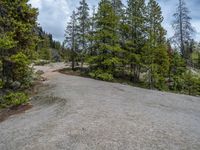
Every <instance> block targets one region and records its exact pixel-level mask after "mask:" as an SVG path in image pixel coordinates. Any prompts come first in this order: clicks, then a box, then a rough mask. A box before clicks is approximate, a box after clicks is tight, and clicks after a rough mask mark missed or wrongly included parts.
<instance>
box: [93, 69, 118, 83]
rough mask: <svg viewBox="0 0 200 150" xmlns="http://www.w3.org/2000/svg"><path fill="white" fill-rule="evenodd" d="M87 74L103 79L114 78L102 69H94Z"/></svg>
mask: <svg viewBox="0 0 200 150" xmlns="http://www.w3.org/2000/svg"><path fill="white" fill-rule="evenodd" d="M89 75H90V76H91V77H92V78H95V79H99V80H103V81H113V80H114V78H113V75H112V74H110V73H106V72H103V71H102V70H96V71H93V72H90V73H89Z"/></svg>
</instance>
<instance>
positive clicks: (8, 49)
mask: <svg viewBox="0 0 200 150" xmlns="http://www.w3.org/2000/svg"><path fill="white" fill-rule="evenodd" d="M37 16H38V11H37V9H35V8H32V7H31V5H30V4H28V0H23V1H22V0H15V1H5V0H4V1H0V53H1V54H0V61H1V62H2V63H3V69H2V72H3V73H2V75H3V77H2V78H3V80H4V78H7V77H8V76H7V75H8V74H7V73H6V72H7V71H8V69H7V66H6V65H5V60H7V59H10V57H11V56H12V55H15V54H17V53H19V52H23V53H24V54H26V55H27V56H28V57H29V58H32V54H33V53H34V50H35V47H36V44H37V41H38V37H37V35H36V32H35V29H36V26H37V22H36V20H37ZM26 65H27V64H26ZM13 69H17V68H13ZM10 72H13V70H10ZM9 74H11V73H9ZM9 76H10V75H9ZM7 79H8V78H7ZM8 80H10V79H8Z"/></svg>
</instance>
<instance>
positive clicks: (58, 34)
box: [29, 0, 200, 42]
mask: <svg viewBox="0 0 200 150" xmlns="http://www.w3.org/2000/svg"><path fill="white" fill-rule="evenodd" d="M79 1H80V0H30V2H29V3H30V4H31V5H32V6H33V7H35V8H38V9H39V16H38V23H39V24H40V26H42V28H43V29H44V30H45V31H46V32H48V33H51V34H52V35H53V37H54V39H55V40H58V41H61V42H62V41H63V40H64V33H65V28H66V25H67V22H68V21H69V18H70V15H71V13H72V11H73V10H74V9H76V8H77V7H78V6H79ZM86 1H87V2H88V5H89V7H90V8H91V9H92V7H93V6H94V5H95V6H97V4H98V2H99V0H86ZM122 1H123V2H124V3H125V2H126V1H127V0H122ZM157 1H158V3H159V4H160V6H161V8H162V13H163V16H164V21H163V26H164V28H165V29H166V30H167V37H171V36H172V35H173V29H172V25H171V24H172V21H173V13H174V12H175V10H176V6H177V3H178V0H157ZM185 2H186V4H187V7H188V8H189V10H190V16H191V17H192V20H191V23H192V26H193V27H194V28H195V30H196V33H195V35H194V39H195V40H198V41H200V15H199V13H200V0H185Z"/></svg>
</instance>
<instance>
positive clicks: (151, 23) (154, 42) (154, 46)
mask: <svg viewBox="0 0 200 150" xmlns="http://www.w3.org/2000/svg"><path fill="white" fill-rule="evenodd" d="M146 15H147V22H146V27H147V41H146V43H145V47H144V53H143V62H144V65H145V66H146V68H147V82H148V85H149V88H159V89H163V88H165V87H164V86H165V77H166V74H167V73H168V70H169V55H168V53H167V46H166V41H165V34H166V32H165V30H164V28H163V27H162V21H163V17H162V12H161V8H160V6H159V5H158V3H157V2H156V1H155V0H150V1H149V3H148V5H147V14H146Z"/></svg>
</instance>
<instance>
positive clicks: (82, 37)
mask: <svg viewBox="0 0 200 150" xmlns="http://www.w3.org/2000/svg"><path fill="white" fill-rule="evenodd" d="M77 23H78V26H77V27H78V28H77V29H78V45H79V51H80V57H81V67H83V63H84V57H85V55H86V53H87V49H88V33H89V28H90V18H89V7H88V4H87V3H86V0H81V1H80V6H79V7H78V8H77Z"/></svg>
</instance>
